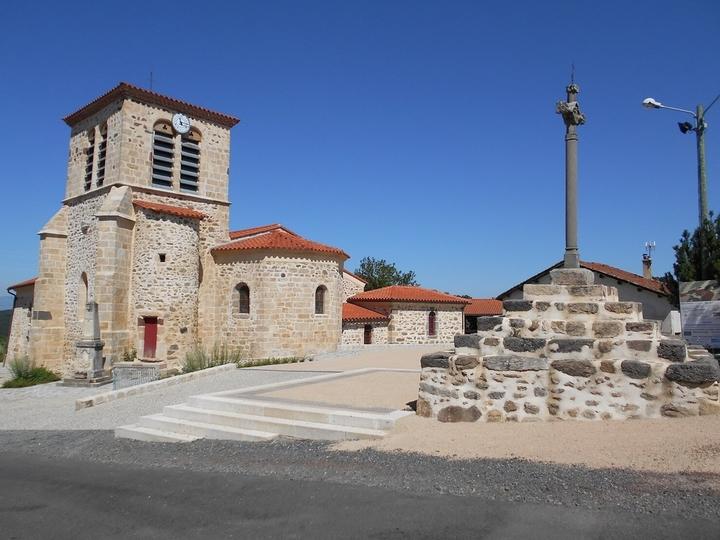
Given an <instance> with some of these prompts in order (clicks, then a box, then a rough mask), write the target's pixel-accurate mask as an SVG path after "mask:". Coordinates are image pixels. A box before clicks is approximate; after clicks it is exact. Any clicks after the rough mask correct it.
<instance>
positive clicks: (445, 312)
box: [389, 303, 463, 343]
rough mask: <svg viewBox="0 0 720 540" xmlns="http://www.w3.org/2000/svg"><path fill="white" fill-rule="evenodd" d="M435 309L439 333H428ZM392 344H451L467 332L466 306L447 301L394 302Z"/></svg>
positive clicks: (437, 331)
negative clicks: (431, 302)
mask: <svg viewBox="0 0 720 540" xmlns="http://www.w3.org/2000/svg"><path fill="white" fill-rule="evenodd" d="M431 311H434V312H435V314H436V319H435V329H436V334H435V336H431V335H429V334H428V314H429V313H430V312H431ZM390 317H391V318H390V327H389V341H390V343H451V342H452V340H453V338H454V337H455V334H459V333H462V331H463V306H462V305H459V306H456V305H447V304H438V305H432V304H415V303H393V304H392V308H391V315H390Z"/></svg>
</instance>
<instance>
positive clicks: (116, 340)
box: [8, 83, 348, 375]
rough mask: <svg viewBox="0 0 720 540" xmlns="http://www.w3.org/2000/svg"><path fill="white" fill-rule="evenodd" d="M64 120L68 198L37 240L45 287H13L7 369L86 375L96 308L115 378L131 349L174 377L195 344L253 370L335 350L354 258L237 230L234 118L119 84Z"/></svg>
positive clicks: (294, 237) (278, 234)
mask: <svg viewBox="0 0 720 540" xmlns="http://www.w3.org/2000/svg"><path fill="white" fill-rule="evenodd" d="M64 120H65V122H66V123H67V125H68V126H70V128H71V134H70V153H69V158H68V168H67V185H66V190H65V198H64V200H63V201H62V205H61V207H60V209H59V210H58V212H57V213H56V214H55V215H54V216H53V217H52V218H51V219H50V221H48V223H47V224H46V225H45V226H44V227H43V228H42V230H41V231H40V232H39V236H40V256H39V270H38V276H37V278H35V279H34V280H30V281H28V282H25V283H20V284H17V285H15V286H12V287H11V289H14V290H15V291H16V292H15V294H16V295H17V298H16V306H15V307H16V309H15V310H14V311H15V313H14V317H13V325H12V330H11V337H10V343H9V351H8V352H9V356H10V357H12V356H20V355H23V354H28V355H29V356H30V357H31V358H32V359H33V360H34V361H35V362H37V363H38V364H43V365H46V366H48V367H50V368H51V369H55V370H57V371H60V372H63V373H65V374H68V375H72V373H74V372H76V371H82V370H84V369H86V366H79V365H74V358H75V343H76V342H77V341H78V340H79V339H80V338H81V337H82V336H81V333H82V323H83V317H84V313H85V305H86V303H87V301H88V300H89V299H92V300H94V301H95V302H97V304H98V311H99V318H100V329H101V335H102V339H103V341H104V342H105V347H104V350H103V355H104V356H105V358H106V365H107V364H109V363H110V362H113V361H117V360H118V359H120V358H121V357H122V356H123V354H124V353H126V352H129V351H131V350H133V349H134V350H136V351H137V355H138V358H141V359H147V360H153V359H161V360H163V361H167V363H168V365H171V366H173V365H175V366H176V365H178V364H179V363H180V362H181V361H182V359H183V358H184V355H185V353H186V352H187V350H188V349H189V347H191V346H192V345H193V344H195V343H197V342H201V343H204V344H213V343H223V344H227V345H228V346H231V347H233V348H238V349H240V350H241V351H242V353H243V354H244V355H246V356H248V357H255V358H256V357H269V356H290V355H302V354H306V353H316V352H323V351H330V350H335V349H336V348H337V344H338V343H339V342H340V335H341V311H342V308H341V305H342V303H343V301H344V300H345V298H346V297H347V296H348V295H345V294H344V291H345V283H344V279H343V275H344V267H343V264H344V262H345V261H346V260H347V259H348V255H347V254H346V253H345V252H344V251H342V250H341V249H338V248H335V247H331V246H327V245H324V244H320V243H318V242H313V241H311V240H308V239H305V238H303V237H301V236H300V235H298V234H296V233H294V232H293V231H291V230H289V229H287V228H285V227H282V226H280V225H269V226H265V227H257V228H253V229H247V230H242V231H230V230H229V208H230V203H229V201H228V175H229V166H230V130H231V129H232V127H233V126H235V125H236V124H237V123H238V119H237V118H234V117H232V116H229V115H227V114H222V113H218V112H214V111H210V110H208V109H205V108H203V107H199V106H196V105H192V104H189V103H185V102H182V101H179V100H176V99H173V98H170V97H166V96H163V95H160V94H157V93H155V92H151V91H148V90H144V89H141V88H138V87H135V86H132V85H130V84H126V83H121V84H119V85H118V86H117V87H115V88H113V89H112V90H110V91H109V92H108V93H106V94H104V95H102V96H100V97H99V98H97V99H96V100H94V101H92V102H91V103H89V104H87V105H86V106H84V107H82V108H81V109H79V110H78V111H76V112H74V113H72V114H70V115H68V116H67V117H65V118H64ZM18 308H19V309H20V310H23V309H24V312H25V314H26V315H25V316H24V317H23V316H18V315H19V313H18V311H19V309H18Z"/></svg>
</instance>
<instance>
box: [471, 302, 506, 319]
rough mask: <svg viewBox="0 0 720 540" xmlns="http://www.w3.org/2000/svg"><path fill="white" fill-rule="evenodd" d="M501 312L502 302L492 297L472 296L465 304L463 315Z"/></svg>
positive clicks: (500, 313)
mask: <svg viewBox="0 0 720 540" xmlns="http://www.w3.org/2000/svg"><path fill="white" fill-rule="evenodd" d="M502 312H503V306H502V302H501V301H500V300H495V299H494V298H473V299H472V300H470V303H469V304H468V305H467V306H465V315H471V316H483V315H502Z"/></svg>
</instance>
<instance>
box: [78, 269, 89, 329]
mask: <svg viewBox="0 0 720 540" xmlns="http://www.w3.org/2000/svg"><path fill="white" fill-rule="evenodd" d="M87 303H88V278H87V274H86V273H85V272H83V273H82V274H80V286H79V288H78V307H77V308H78V321H84V320H85V308H86V307H87Z"/></svg>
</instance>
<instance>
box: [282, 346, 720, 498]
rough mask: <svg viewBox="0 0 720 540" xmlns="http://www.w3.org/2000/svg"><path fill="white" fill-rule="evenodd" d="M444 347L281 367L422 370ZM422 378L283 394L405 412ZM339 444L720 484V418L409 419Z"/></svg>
mask: <svg viewBox="0 0 720 540" xmlns="http://www.w3.org/2000/svg"><path fill="white" fill-rule="evenodd" d="M443 348H446V347H443V346H441V345H440V346H438V345H430V346H425V347H408V348H404V347H402V348H386V349H373V350H364V351H362V352H359V353H354V354H351V355H346V356H342V355H340V356H338V357H332V358H328V359H324V360H319V361H316V362H312V363H310V364H308V363H303V364H293V365H292V366H291V367H288V366H277V367H278V368H280V369H301V370H303V369H313V370H317V371H323V370H328V371H345V370H351V369H358V368H364V367H386V368H400V369H419V364H420V356H421V355H422V354H424V353H425V352H430V351H435V350H442V349H443ZM417 380H418V375H416V374H413V373H407V374H389V373H386V374H380V373H376V374H370V375H365V376H362V377H351V378H348V379H339V380H338V381H334V382H328V383H322V384H316V385H308V386H304V387H296V388H292V389H289V390H284V391H282V392H278V393H285V395H284V396H283V397H287V398H289V399H305V400H314V401H322V402H325V403H337V404H343V403H344V404H347V405H349V406H357V407H372V406H375V407H385V406H387V407H391V406H396V407H397V408H398V409H399V408H402V406H403V405H404V404H405V403H406V402H408V401H411V400H414V399H417V388H416V386H415V385H416V382H413V381H417ZM291 396H292V397H291ZM373 404H375V405H373ZM335 448H337V449H340V450H360V449H363V448H374V449H376V450H380V451H387V452H395V451H399V452H417V453H421V454H427V455H436V456H448V457H454V458H458V459H465V458H467V459H474V458H498V459H507V458H522V459H527V460H531V461H540V462H549V463H561V464H579V465H586V466H589V467H601V468H604V467H612V468H618V467H619V468H628V469H636V470H645V471H657V472H700V473H711V474H712V475H719V476H718V477H717V478H714V477H713V478H712V479H709V480H708V481H711V482H713V483H717V484H718V485H720V416H699V417H690V418H663V419H644V420H629V421H619V420H615V421H582V420H578V421H558V422H539V423H501V424H488V423H485V422H478V423H458V424H445V423H441V422H438V421H437V420H434V419H428V418H420V417H417V416H409V417H407V418H403V419H401V420H399V421H398V423H397V424H396V426H395V429H394V430H393V431H392V432H391V433H390V434H389V435H388V436H387V437H385V438H384V439H379V440H371V441H345V442H341V443H337V444H336V445H335Z"/></svg>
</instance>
